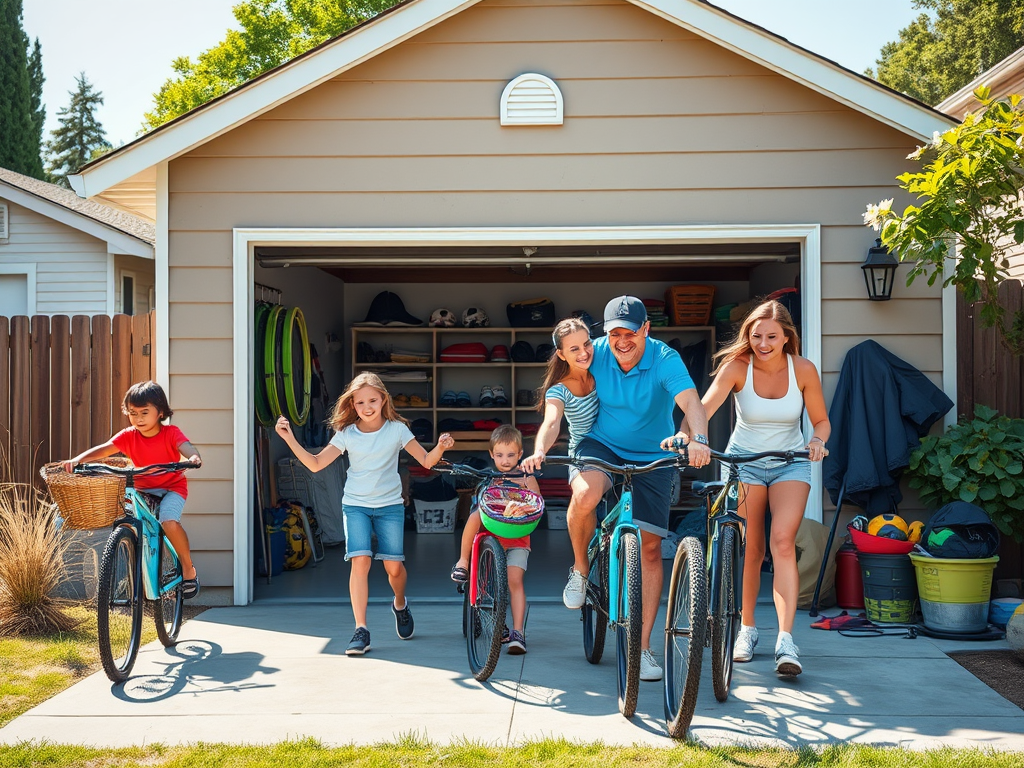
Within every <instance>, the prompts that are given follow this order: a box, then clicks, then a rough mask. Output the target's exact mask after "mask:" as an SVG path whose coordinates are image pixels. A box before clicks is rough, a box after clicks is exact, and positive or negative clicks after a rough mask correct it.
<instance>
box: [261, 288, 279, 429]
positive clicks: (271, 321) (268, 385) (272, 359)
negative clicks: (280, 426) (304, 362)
mask: <svg viewBox="0 0 1024 768" xmlns="http://www.w3.org/2000/svg"><path fill="white" fill-rule="evenodd" d="M283 313H284V307H272V308H271V310H270V314H269V315H268V316H267V332H266V338H265V339H264V341H263V371H262V372H260V373H257V376H259V375H262V376H263V383H264V388H265V390H266V393H267V405H268V406H269V408H270V418H271V421H274V420H276V419H277V417H278V416H281V415H282V414H283V413H284V411H282V409H281V399H282V398H281V392H282V390H283V389H284V388H283V387H279V386H278V384H279V382H278V378H279V376H280V371H279V370H278V368H279V366H278V365H277V362H278V360H279V359H280V356H279V354H278V348H279V347H278V343H277V331H278V328H279V327H280V325H281V322H280V321H281V316H282V314H283Z"/></svg>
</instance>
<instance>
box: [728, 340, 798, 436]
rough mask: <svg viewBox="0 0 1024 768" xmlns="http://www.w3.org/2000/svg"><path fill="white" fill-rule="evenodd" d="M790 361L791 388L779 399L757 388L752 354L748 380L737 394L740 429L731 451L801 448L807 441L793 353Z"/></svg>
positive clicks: (738, 427)
mask: <svg viewBox="0 0 1024 768" xmlns="http://www.w3.org/2000/svg"><path fill="white" fill-rule="evenodd" d="M786 359H787V360H788V361H789V388H788V389H787V390H786V394H785V395H784V396H783V397H779V398H767V397H761V396H760V395H758V394H757V393H756V392H755V391H754V358H753V355H751V358H750V366H749V367H748V368H747V380H746V382H745V383H744V384H743V389H741V390H740V391H739V392H736V393H735V397H736V428H735V429H734V430H733V433H732V437H731V438H730V439H729V446H728V448H726V451H727V452H735V453H757V452H759V451H798V450H801V449H802V448H803V447H804V445H805V443H804V436H803V432H802V431H801V430H800V419H801V417H802V416H803V412H804V397H803V394H802V393H801V392H800V385H799V384H797V382H796V371H795V370H794V368H793V356H792V355H790V354H787V355H786Z"/></svg>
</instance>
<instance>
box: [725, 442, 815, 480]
mask: <svg viewBox="0 0 1024 768" xmlns="http://www.w3.org/2000/svg"><path fill="white" fill-rule="evenodd" d="M752 453H754V451H752ZM790 480H796V481H798V482H801V483H807V484H808V485H810V484H811V462H810V461H808V460H807V459H795V460H794V461H793V463H792V464H787V463H786V462H785V461H783V460H782V459H773V458H765V459H758V460H757V461H751V462H748V463H746V464H740V482H742V483H746V484H747V485H763V486H767V487H771V486H773V485H775V483H782V482H786V481H790Z"/></svg>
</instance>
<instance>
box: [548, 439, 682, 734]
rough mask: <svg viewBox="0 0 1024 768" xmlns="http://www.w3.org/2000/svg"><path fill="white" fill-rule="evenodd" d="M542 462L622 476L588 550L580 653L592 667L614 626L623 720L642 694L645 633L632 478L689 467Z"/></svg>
mask: <svg viewBox="0 0 1024 768" xmlns="http://www.w3.org/2000/svg"><path fill="white" fill-rule="evenodd" d="M544 462H545V464H554V465H573V466H575V467H577V468H579V469H581V470H588V469H600V470H604V471H605V472H610V473H612V474H615V475H620V476H621V477H622V490H621V492H620V495H619V500H618V502H617V503H616V504H615V505H614V506H613V507H612V509H611V511H610V512H608V513H607V514H606V515H605V517H604V519H603V520H602V521H601V522H600V524H599V525H598V527H597V530H596V531H595V532H594V537H593V538H592V539H591V540H590V544H589V545H588V547H587V560H588V561H589V563H590V570H589V575H588V576H587V593H586V598H585V600H584V603H583V608H582V609H581V611H582V615H581V617H580V618H581V620H582V621H583V652H584V655H585V656H586V658H587V661H589V662H590V663H591V664H598V663H600V661H601V656H602V655H603V653H604V641H605V633H606V631H607V629H608V627H609V626H611V627H613V628H614V630H615V640H616V643H615V649H616V660H617V663H618V694H619V711H620V712H622V714H623V716H625V717H632V716H633V714H634V713H635V712H636V701H637V696H638V694H639V692H640V635H641V633H642V631H643V589H642V584H641V578H642V577H641V566H640V529H639V528H638V527H637V525H636V523H634V522H633V476H634V475H641V474H645V473H647V472H654V471H655V470H659V469H664V468H667V467H673V468H675V469H678V470H682V469H684V468H686V467H687V466H688V465H687V464H686V463H685V460H684V459H682V458H680V457H679V456H672V457H667V458H664V459H658V460H657V461H654V462H651V463H650V464H646V465H643V466H634V465H632V464H624V465H621V466H620V465H617V464H609V463H608V462H606V461H603V460H602V459H596V458H592V457H586V456H581V457H579V458H572V457H569V456H548V457H547V458H546V459H545V460H544Z"/></svg>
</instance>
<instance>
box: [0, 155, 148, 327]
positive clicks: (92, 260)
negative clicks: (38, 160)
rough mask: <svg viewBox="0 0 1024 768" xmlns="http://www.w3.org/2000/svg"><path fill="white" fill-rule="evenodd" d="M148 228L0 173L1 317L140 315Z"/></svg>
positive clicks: (128, 216)
mask: <svg viewBox="0 0 1024 768" xmlns="http://www.w3.org/2000/svg"><path fill="white" fill-rule="evenodd" d="M155 233H156V230H155V227H154V226H153V222H152V221H149V220H147V219H145V218H144V217H143V216H140V215H138V214H136V213H133V212H131V211H125V210H117V209H115V208H113V207H111V206H109V205H104V204H102V203H97V202H94V201H91V200H83V199H82V198H80V197H79V196H78V195H76V194H75V193H74V192H72V191H70V190H67V189H64V188H63V187H59V186H57V185H56V184H48V183H47V182H45V181H39V180H38V179H33V178H31V177H29V176H23V175H21V174H20V173H15V172H14V171H8V170H6V169H4V168H0V315H4V316H7V317H13V316H14V315H103V314H106V315H113V314H116V313H127V314H142V313H145V312H148V311H149V310H150V309H151V308H152V305H153V284H154V268H153V243H154V241H155V239H156V235H155Z"/></svg>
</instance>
